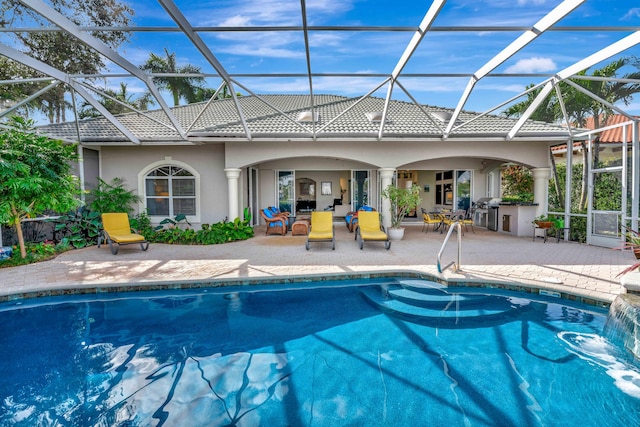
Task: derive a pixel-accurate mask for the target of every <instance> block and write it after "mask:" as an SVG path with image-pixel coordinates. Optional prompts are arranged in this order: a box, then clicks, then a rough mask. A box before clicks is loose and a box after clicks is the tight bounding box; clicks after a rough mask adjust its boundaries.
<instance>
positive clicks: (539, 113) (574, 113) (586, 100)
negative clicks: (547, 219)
mask: <svg viewBox="0 0 640 427" xmlns="http://www.w3.org/2000/svg"><path fill="white" fill-rule="evenodd" d="M638 64H639V62H638V60H637V59H636V58H634V57H625V58H620V59H617V60H615V61H613V62H611V63H609V64H607V65H605V66H603V67H602V68H598V69H595V70H593V71H592V73H591V74H590V75H591V76H595V77H610V78H617V77H618V73H619V72H620V70H621V69H622V68H623V67H625V66H627V65H634V66H635V67H636V68H639V67H638ZM578 75H582V76H587V75H589V74H587V72H586V71H582V72H580V73H578ZM621 79H622V80H626V79H631V80H638V79H640V72H639V71H635V72H632V73H628V74H625V75H624V76H622V78H621ZM571 80H572V81H573V82H574V83H576V84H577V85H579V86H581V87H583V88H584V89H585V90H587V91H589V92H591V93H593V94H594V95H597V96H598V97H599V98H601V99H603V100H605V101H607V102H609V103H610V104H616V103H619V102H622V103H624V104H625V105H629V103H630V102H631V100H632V98H633V95H635V94H636V93H638V92H640V84H638V83H630V82H624V81H614V80H604V81H601V80H585V79H580V78H574V79H571ZM529 87H530V86H529ZM559 88H560V92H561V94H562V99H563V102H564V105H565V108H566V111H567V115H568V119H569V120H570V121H571V122H573V123H574V124H575V125H577V126H579V127H586V124H587V120H588V119H589V118H590V117H593V120H594V124H595V128H596V129H597V128H599V127H600V126H601V125H602V124H604V123H606V120H607V119H608V117H609V116H611V115H612V114H613V110H612V109H611V107H609V106H608V105H605V104H603V103H602V102H599V101H597V100H595V99H593V98H592V97H590V96H589V95H588V94H586V93H584V92H582V91H580V90H578V89H576V88H575V87H573V86H571V85H569V84H567V83H564V82H560V83H559ZM538 93H539V90H537V91H532V92H530V93H529V94H528V97H527V99H526V100H525V101H522V102H520V103H518V104H515V105H513V106H511V107H510V108H508V109H507V110H505V112H504V114H505V115H507V116H515V117H518V116H520V115H522V114H523V113H524V111H525V110H526V109H527V107H528V106H529V105H530V104H531V102H532V101H533V99H534V98H535V97H536V96H537V94H538ZM531 118H532V119H534V120H544V121H547V122H556V121H561V120H563V118H564V117H563V114H562V109H561V108H560V102H559V100H558V98H557V96H556V92H555V91H554V92H552V93H551V94H550V95H549V97H548V98H547V99H546V100H545V101H544V102H543V103H542V104H541V105H540V107H539V108H538V109H537V110H536V111H535V112H534V114H533V115H532V116H531ZM581 144H582V156H583V163H584V164H585V165H586V164H587V162H588V161H589V158H588V152H587V149H586V148H587V147H586V144H585V142H584V141H582V142H581ZM598 144H599V141H598V140H597V139H596V144H595V147H594V162H595V163H596V164H597V162H598V151H599V150H598ZM567 148H569V147H567ZM552 166H555V163H554V164H553V165H552ZM553 173H554V178H555V179H554V182H555V184H556V192H557V194H558V197H559V200H560V201H563V200H564V198H563V197H562V192H561V191H562V189H560V188H559V182H558V181H559V180H558V179H557V171H556V169H555V167H554V170H553ZM582 178H583V179H582V187H581V192H580V193H581V196H580V201H579V203H578V210H580V211H583V210H584V209H585V208H586V205H587V187H586V185H587V178H588V177H587V168H583V177H582Z"/></svg>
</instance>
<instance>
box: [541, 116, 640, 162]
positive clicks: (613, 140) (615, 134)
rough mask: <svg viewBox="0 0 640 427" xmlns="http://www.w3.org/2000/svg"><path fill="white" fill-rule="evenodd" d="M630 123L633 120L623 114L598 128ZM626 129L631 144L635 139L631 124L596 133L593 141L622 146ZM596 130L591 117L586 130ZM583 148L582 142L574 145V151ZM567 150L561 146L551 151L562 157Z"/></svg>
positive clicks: (611, 118) (564, 146) (608, 119)
mask: <svg viewBox="0 0 640 427" xmlns="http://www.w3.org/2000/svg"><path fill="white" fill-rule="evenodd" d="M635 118H637V119H638V118H640V116H635ZM630 121H631V119H630V118H629V117H627V116H623V115H621V114H616V115H613V116H609V117H608V118H607V120H606V121H605V123H599V124H598V128H607V127H610V126H615V125H620V124H622V123H626V122H630ZM625 128H626V137H627V142H631V139H632V137H633V134H632V125H631V124H628V125H626V126H616V127H613V128H610V129H604V130H603V131H601V132H599V133H595V134H594V136H593V141H596V140H597V141H598V142H599V143H600V144H621V143H622V141H623V139H624V138H623V135H624V131H623V129H625ZM595 129H596V123H595V120H594V118H593V117H589V118H588V119H587V122H586V123H585V126H584V130H595ZM587 139H588V138H584V141H586V140H587ZM581 146H582V142H581V141H578V142H574V143H573V149H574V150H576V149H579V148H580V147H581ZM566 148H567V146H566V144H561V145H556V146H553V147H551V150H552V151H553V152H554V153H555V154H558V155H561V154H564V152H565V151H566Z"/></svg>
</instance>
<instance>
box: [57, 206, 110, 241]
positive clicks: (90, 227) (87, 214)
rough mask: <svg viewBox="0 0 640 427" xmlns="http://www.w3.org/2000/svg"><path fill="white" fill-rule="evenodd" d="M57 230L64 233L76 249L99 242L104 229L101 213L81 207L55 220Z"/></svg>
mask: <svg viewBox="0 0 640 427" xmlns="http://www.w3.org/2000/svg"><path fill="white" fill-rule="evenodd" d="M54 222H55V223H56V226H55V231H56V232H59V233H62V236H63V238H64V239H66V242H67V243H68V244H69V245H71V246H73V247H74V248H76V249H79V248H84V247H87V246H92V245H95V244H97V242H98V236H99V235H100V232H101V230H102V221H101V220H100V213H99V212H95V211H90V210H89V209H85V208H80V209H78V210H77V211H75V212H69V213H67V214H66V215H61V216H60V217H59V218H58V219H56V220H54Z"/></svg>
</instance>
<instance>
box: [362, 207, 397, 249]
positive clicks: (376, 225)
mask: <svg viewBox="0 0 640 427" xmlns="http://www.w3.org/2000/svg"><path fill="white" fill-rule="evenodd" d="M356 239H359V242H360V249H362V248H363V246H364V242H369V241H371V242H384V247H385V249H387V250H388V249H389V248H390V247H391V242H390V241H389V236H387V233H386V232H385V230H384V226H383V225H382V224H381V223H380V212H366V211H360V212H358V227H357V228H356Z"/></svg>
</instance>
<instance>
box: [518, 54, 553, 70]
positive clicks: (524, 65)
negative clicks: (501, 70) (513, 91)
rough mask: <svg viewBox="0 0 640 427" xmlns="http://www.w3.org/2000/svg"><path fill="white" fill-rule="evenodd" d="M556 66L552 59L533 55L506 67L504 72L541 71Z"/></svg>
mask: <svg viewBox="0 0 640 427" xmlns="http://www.w3.org/2000/svg"><path fill="white" fill-rule="evenodd" d="M557 68H558V66H557V65H556V63H555V62H553V59H551V58H542V57H539V56H534V57H532V58H527V59H521V60H519V61H518V62H516V63H515V64H514V65H512V66H510V67H508V68H507V69H506V70H505V73H541V72H545V71H554V70H556V69H557Z"/></svg>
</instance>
